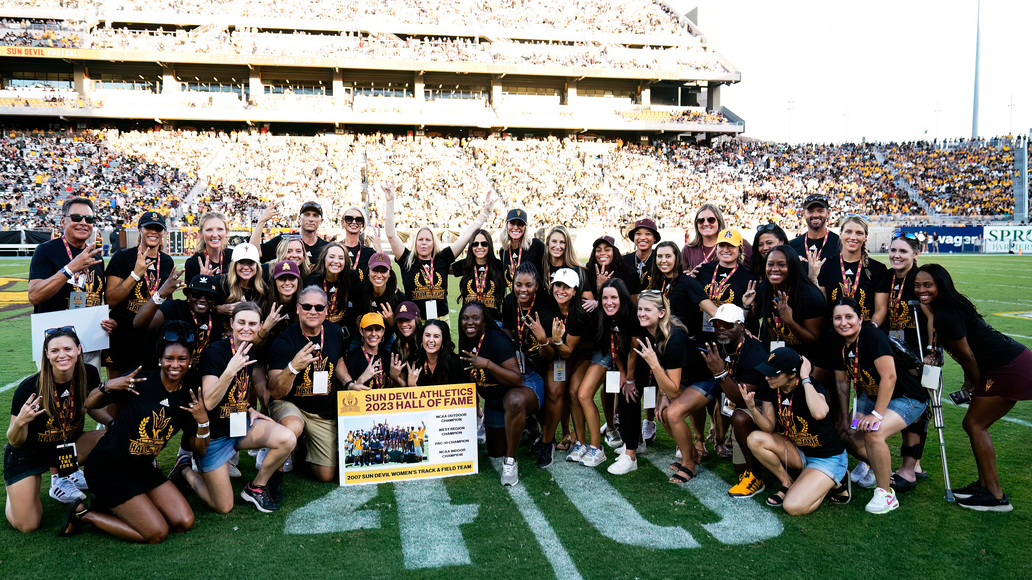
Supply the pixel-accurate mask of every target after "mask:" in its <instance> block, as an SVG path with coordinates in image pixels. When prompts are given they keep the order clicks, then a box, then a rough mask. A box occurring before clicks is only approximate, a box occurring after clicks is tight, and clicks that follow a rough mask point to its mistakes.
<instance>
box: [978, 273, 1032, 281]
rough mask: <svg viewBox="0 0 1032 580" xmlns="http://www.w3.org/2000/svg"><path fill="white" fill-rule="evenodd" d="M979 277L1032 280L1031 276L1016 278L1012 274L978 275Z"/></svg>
mask: <svg viewBox="0 0 1032 580" xmlns="http://www.w3.org/2000/svg"><path fill="white" fill-rule="evenodd" d="M979 276H993V277H996V278H1021V279H1022V280H1032V276H1016V275H1014V274H979Z"/></svg>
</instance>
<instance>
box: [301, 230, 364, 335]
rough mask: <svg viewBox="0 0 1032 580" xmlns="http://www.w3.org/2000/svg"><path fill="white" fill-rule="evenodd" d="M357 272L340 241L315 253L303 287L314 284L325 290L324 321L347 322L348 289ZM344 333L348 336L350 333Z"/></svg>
mask: <svg viewBox="0 0 1032 580" xmlns="http://www.w3.org/2000/svg"><path fill="white" fill-rule="evenodd" d="M358 272H359V270H355V269H354V268H352V262H351V254H350V253H349V252H348V250H347V248H345V247H344V244H341V243H340V242H330V243H328V244H326V245H325V246H323V249H322V250H321V251H320V252H319V259H318V261H316V263H315V265H313V266H312V273H311V274H309V275H308V277H307V278H305V287H308V286H312V285H315V286H319V287H320V288H322V289H323V292H326V296H327V297H328V298H329V304H327V306H326V321H327V322H333V323H336V324H337V325H338V326H340V327H341V328H344V327H345V326H346V325H347V321H348V306H349V301H350V300H351V298H352V293H351V290H352V288H354V287H355V286H357V285H358V283H359V274H358ZM349 330H350V329H349ZM347 336H348V337H349V338H350V336H351V335H350V333H349V334H347Z"/></svg>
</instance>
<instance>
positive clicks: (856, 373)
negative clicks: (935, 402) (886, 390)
mask: <svg viewBox="0 0 1032 580" xmlns="http://www.w3.org/2000/svg"><path fill="white" fill-rule="evenodd" d="M838 342H839V344H840V345H841V346H840V350H839V352H840V353H841V354H840V355H839V356H837V357H835V367H834V368H835V370H837V371H845V373H846V377H848V378H849V380H851V381H853V385H854V386H855V387H856V390H857V391H863V392H865V393H867V396H868V397H870V398H871V399H875V398H877V397H878V386H879V383H880V382H881V375H880V374H879V373H878V367H876V366H875V364H874V361H875V360H877V359H879V358H881V357H883V356H889V357H892V362H893V364H894V365H895V367H896V387H895V388H894V389H893V390H892V398H893V399H898V398H900V397H910V398H911V399H917V400H918V401H927V400H928V394H927V393H926V391H925V389H924V387H922V386H921V380H920V379H919V378H917V377H915V376H913V375H911V374H910V373H909V372H907V371H905V370H904V369H902V368H901V367H900V365H899V362H898V361H897V360H896V358H895V356H893V354H892V344H891V343H890V342H889V337H888V336H886V335H885V333H884V332H881V331H879V330H878V329H877V328H873V327H870V326H864V327H862V328H861V329H860V336H858V337H857V339H856V342H854V343H853V344H852V345H849V346H845V344H844V341H842V340H839V341H838Z"/></svg>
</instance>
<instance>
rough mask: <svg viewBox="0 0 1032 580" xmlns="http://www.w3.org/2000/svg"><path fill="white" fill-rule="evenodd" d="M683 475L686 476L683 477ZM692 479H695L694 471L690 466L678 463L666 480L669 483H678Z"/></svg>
mask: <svg viewBox="0 0 1032 580" xmlns="http://www.w3.org/2000/svg"><path fill="white" fill-rule="evenodd" d="M671 467H673V465H671ZM685 476H687V477H685ZM693 479H695V472H694V471H692V470H691V468H689V467H686V466H684V465H681V464H680V463H678V464H677V467H676V469H675V471H674V473H673V474H672V475H671V476H670V479H669V480H668V481H669V482H670V483H678V484H680V483H688V482H689V481H691V480H693Z"/></svg>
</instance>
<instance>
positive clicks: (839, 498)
mask: <svg viewBox="0 0 1032 580" xmlns="http://www.w3.org/2000/svg"><path fill="white" fill-rule="evenodd" d="M852 487H853V486H852V482H851V480H850V479H849V474H848V473H847V474H846V478H845V481H843V482H842V483H840V484H838V485H837V486H835V487H833V488H832V489H831V491H829V492H828V499H829V500H831V503H837V504H842V505H845V504H847V503H849V500H851V499H853V489H852Z"/></svg>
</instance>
